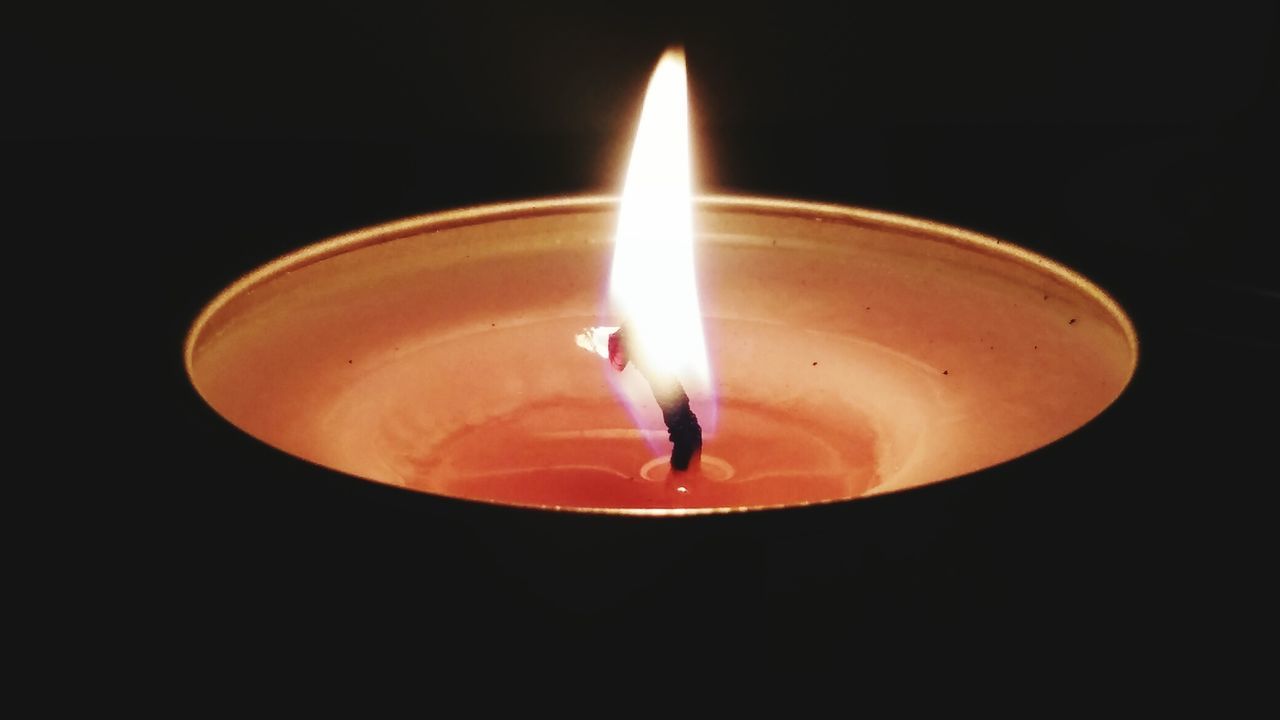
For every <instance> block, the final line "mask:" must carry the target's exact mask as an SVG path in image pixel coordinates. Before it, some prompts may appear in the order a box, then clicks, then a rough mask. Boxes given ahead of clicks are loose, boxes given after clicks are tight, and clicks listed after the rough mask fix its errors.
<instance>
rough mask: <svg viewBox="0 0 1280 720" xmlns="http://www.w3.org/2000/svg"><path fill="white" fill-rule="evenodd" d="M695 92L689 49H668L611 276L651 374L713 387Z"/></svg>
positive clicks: (692, 386)
mask: <svg viewBox="0 0 1280 720" xmlns="http://www.w3.org/2000/svg"><path fill="white" fill-rule="evenodd" d="M691 175H692V172H691V168H690V152H689V92H688V83H687V80H686V78H685V63H684V53H683V52H682V51H680V50H668V51H667V52H666V54H665V55H663V56H662V59H661V60H659V61H658V67H657V69H655V70H654V72H653V78H652V79H651V80H650V81H649V90H648V92H647V93H646V94H645V98H644V109H643V110H642V111H641V113H640V126H639V128H638V129H637V131H636V138H635V144H634V145H633V146H632V149H631V163H630V165H629V166H628V168H627V178H626V184H625V187H624V189H623V193H622V207H621V210H620V212H619V217H618V228H617V234H616V236H615V247H614V252H613V268H612V272H611V274H610V278H609V299H610V302H611V304H612V309H613V311H614V312H615V313H617V317H618V319H619V320H620V321H621V322H622V323H623V325H624V326H625V327H626V338H627V351H628V353H629V354H630V355H631V356H632V357H633V358H635V359H637V360H638V361H641V362H642V363H643V364H644V367H645V369H646V372H649V371H651V372H655V373H662V374H663V375H666V376H669V377H674V378H677V379H678V380H679V381H680V382H681V383H683V384H684V386H685V390H686V392H688V393H689V394H690V395H691V396H693V395H695V394H702V393H705V392H706V391H708V390H709V388H710V370H709V368H708V363H707V350H706V343H705V340H704V338H703V330H702V310H701V308H700V306H699V304H698V288H697V283H696V280H695V274H694V266H693V194H692V180H691Z"/></svg>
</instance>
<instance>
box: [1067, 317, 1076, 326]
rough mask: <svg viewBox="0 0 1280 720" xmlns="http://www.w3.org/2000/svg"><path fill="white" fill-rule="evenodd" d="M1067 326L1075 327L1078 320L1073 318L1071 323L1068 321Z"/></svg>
mask: <svg viewBox="0 0 1280 720" xmlns="http://www.w3.org/2000/svg"><path fill="white" fill-rule="evenodd" d="M1067 324H1068V325H1075V324H1076V319H1075V318H1071V320H1070V321H1068V322H1067Z"/></svg>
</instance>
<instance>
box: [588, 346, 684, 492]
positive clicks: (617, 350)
mask: <svg viewBox="0 0 1280 720" xmlns="http://www.w3.org/2000/svg"><path fill="white" fill-rule="evenodd" d="M628 360H629V354H628V352H627V346H626V342H625V340H624V335H623V331H622V329H621V328H619V329H618V331H617V332H615V333H613V334H612V335H610V336H609V363H610V364H611V365H613V368H614V369H615V370H617V371H618V372H622V371H623V370H624V369H626V367H627V362H628ZM636 369H637V370H639V371H640V374H641V375H643V376H644V378H645V380H648V381H649V388H650V389H651V390H653V397H654V399H655V400H657V401H658V407H660V408H662V421H663V422H664V423H666V425H667V437H668V438H670V439H671V467H672V468H673V469H675V470H688V469H689V465H690V463H692V462H693V459H694V458H695V457H696V456H697V455H698V453H699V451H700V450H702V426H701V425H699V424H698V416H697V415H694V414H693V408H692V407H690V405H689V395H688V394H687V393H685V391H684V387H682V386H681V385H680V381H679V380H677V379H675V378H674V377H668V376H666V375H663V374H660V373H655V372H652V371H651V370H646V368H644V367H642V366H641V365H640V363H636Z"/></svg>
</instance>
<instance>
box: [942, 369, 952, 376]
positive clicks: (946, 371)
mask: <svg viewBox="0 0 1280 720" xmlns="http://www.w3.org/2000/svg"><path fill="white" fill-rule="evenodd" d="M942 374H943V375H950V374H951V371H950V370H943V371H942Z"/></svg>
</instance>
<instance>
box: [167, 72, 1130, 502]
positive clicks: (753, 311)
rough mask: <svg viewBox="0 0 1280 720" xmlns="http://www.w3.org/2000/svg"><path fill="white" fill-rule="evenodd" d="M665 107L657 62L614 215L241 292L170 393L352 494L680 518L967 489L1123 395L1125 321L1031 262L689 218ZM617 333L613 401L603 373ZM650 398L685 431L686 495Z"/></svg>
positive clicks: (546, 210) (852, 233)
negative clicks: (672, 409) (689, 454)
mask: <svg viewBox="0 0 1280 720" xmlns="http://www.w3.org/2000/svg"><path fill="white" fill-rule="evenodd" d="M686 105H687V91H686V89H685V79H684V63H683V58H682V57H681V56H680V55H679V54H676V53H672V54H668V55H667V56H665V57H664V58H663V60H662V61H661V62H660V63H659V66H658V69H657V70H656V71H655V75H654V80H653V82H652V84H651V87H650V91H649V93H648V95H647V97H646V102H645V106H644V111H643V113H642V121H641V124H640V128H639V130H638V132H637V137H636V141H635V146H634V148H633V155H632V159H631V165H630V167H629V170H628V174H627V178H626V182H625V184H624V185H625V191H624V196H623V199H622V201H621V203H620V204H619V203H617V202H616V201H614V200H613V199H609V198H594V197H583V198H562V199H554V200H541V201H530V202H523V203H512V204H506V205H496V206H488V207H480V208H473V209H467V210H459V211H453V212H446V213H439V214H434V215H428V216H423V217H417V218H410V219H407V220H403V221H399V222H394V223H389V224H386V225H382V226H378V227H374V228H369V229H366V230H361V231H358V232H354V233H350V234H348V235H344V236H341V237H338V238H334V239H331V240H328V241H326V242H322V243H320V244H318V245H314V246H311V247H308V248H305V249H302V250H300V251H298V252H295V253H293V254H291V255H289V256H286V257H284V258H281V259H280V260H277V261H275V262H273V263H271V264H269V265H267V266H265V267H263V268H260V269H258V270H256V271H254V272H253V273H251V274H250V275H248V276H246V277H245V278H243V279H241V280H240V281H238V282H237V283H235V284H234V285H232V286H231V287H230V288H228V289H227V290H225V291H224V292H223V293H222V294H221V295H219V296H218V297H217V298H216V299H215V300H214V301H213V302H211V303H210V304H209V306H208V307H206V308H205V310H204V312H203V313H202V314H201V316H200V317H199V318H198V319H197V321H196V323H195V325H194V326H193V327H192V329H191V332H190V334H189V336H188V338H187V346H186V362H187V369H188V373H189V375H190V377H191V379H192V382H193V383H194V385H195V387H196V388H197V389H198V390H199V392H200V393H201V395H202V396H203V397H204V398H205V399H206V400H207V401H208V402H209V403H210V405H212V406H213V408H214V409H216V410H217V411H218V412H219V413H221V414H222V415H223V416H224V417H226V418H227V419H228V420H229V421H231V422H232V423H234V424H235V425H237V426H238V427H240V428H242V429H243V430H245V431H246V432H248V433H250V434H252V435H254V436H256V437H258V438H260V439H262V440H264V441H266V442H268V443H270V444H272V445H274V446H276V447H278V448H280V449H282V450H284V451H287V452H290V453H293V454H294V455H297V456H298V457H301V458H305V459H307V460H310V461H313V462H316V463H320V464H322V465H326V466H328V467H331V468H334V469H337V470H340V471H343V472H346V473H350V474H352V475H356V476H359V477H363V478H367V479H369V480H373V481H377V482H383V483H389V484H393V485H399V486H403V487H406V488H410V489H414V490H419V491H423V492H428V493H435V494H441V495H448V496H454V497H462V498H469V499H475V500H482V501H490V502H498V503H506V504H515V505H525V506H536V507H549V508H550V507H554V508H571V509H580V510H591V511H607V512H629V513H651V514H681V513H693V512H714V511H723V510H733V509H749V508H759V507H773V506H788V505H799V504H807V503H814V502H826V501H835V500H844V499H850V498H856V497H862V496H867V495H873V494H878V493H885V492H891V491H895V490H901V489H906V488H910V487H916V486H920V485H924V484H927V483H931V482H936V481H940V480H944V479H946V478H950V477H954V476H957V475H961V474H964V473H968V472H971V471H974V470H977V469H980V468H983V467H987V466H990V465H993V464H996V463H1000V462H1003V461H1005V460H1008V459H1011V458H1014V457H1017V456H1019V455H1022V454H1025V453H1027V452H1029V451H1031V450H1034V449H1035V448H1038V447H1040V446H1043V445H1045V444H1047V443H1049V442H1052V441H1053V440H1055V439H1057V438H1060V437H1062V436H1064V435H1066V434H1067V433H1069V432H1071V431H1072V430H1074V429H1075V428H1078V427H1080V426H1081V425H1083V424H1084V423H1086V422H1088V421H1089V420H1090V419H1091V418H1092V417H1094V416H1095V415H1097V414H1098V413H1099V412H1101V411H1102V410H1103V409H1104V408H1105V407H1106V406H1107V405H1109V404H1110V403H1111V402H1112V401H1113V400H1114V399H1115V398H1116V397H1117V396H1118V395H1119V394H1120V392H1121V391H1122V390H1123V388H1124V386H1125V385H1126V383H1127V382H1128V381H1129V378H1130V377H1131V375H1132V373H1133V370H1134V367H1135V363H1136V356H1137V342H1136V336H1135V334H1134V331H1133V328H1132V326H1131V324H1130V323H1129V321H1128V319H1127V318H1126V317H1125V315H1124V313H1123V311H1122V310H1121V309H1120V308H1119V307H1118V306H1117V305H1116V304H1115V303H1114V302H1113V301H1112V300H1111V299H1110V298H1109V297H1107V295H1106V294H1105V293H1103V292H1102V291H1101V290H1099V289H1098V288H1097V287H1096V286H1094V285H1093V284H1091V283H1090V282H1088V281H1087V280H1086V279H1084V278H1082V277H1081V276H1079V275H1077V274H1075V273H1074V272H1072V271H1070V270H1068V269H1066V268H1064V267H1062V266H1060V265H1058V264H1056V263H1054V262H1052V261H1050V260H1048V259H1045V258H1043V257H1040V256H1037V255H1035V254H1033V253H1030V252H1028V251H1026V250H1023V249H1021V248H1018V247H1016V246H1013V245H1010V244H1007V243H1002V242H1000V241H998V240H994V239H992V238H988V237H985V236H982V235H978V234H976V233H971V232H967V231H964V230H960V229H956V228H951V227H947V226H943V225H939V224H936V223H931V222H927V221H922V220H916V219H911V218H906V217H901V216H897V215H891V214H886V213H879V212H874V211H868V210H862V209H857V208H849V207H840V206H832V205H820V204H814V203H805V202H794V201H786V200H772V199H760V198H746V197H724V196H716V197H700V198H694V197H693V194H692V191H691V182H690V177H691V172H690V165H689V140H688V138H689V134H688V118H687V114H686V112H687V111H686ZM619 326H625V328H626V329H625V331H624V336H625V338H626V351H627V353H628V355H629V356H630V358H631V359H632V360H633V361H634V362H632V363H631V364H630V365H629V366H628V367H627V368H626V369H625V370H623V371H622V372H617V371H616V370H615V369H614V367H612V365H611V363H609V362H607V361H605V360H604V359H602V356H603V357H608V356H609V351H608V338H609V336H610V335H611V334H612V333H613V331H614V330H615V329H616V328H617V327H619ZM584 327H585V328H588V330H587V331H585V332H584V331H583V330H582V329H583V328H584ZM583 348H585V349H587V350H590V351H591V352H583ZM615 359H616V358H615ZM641 369H643V372H642V371H641ZM655 376H656V377H658V378H662V379H675V380H677V381H678V383H679V385H680V388H681V389H682V390H684V391H686V392H687V395H688V397H689V401H690V407H691V409H692V411H693V412H694V413H696V416H697V417H698V418H699V419H700V420H701V423H702V426H703V427H702V429H703V445H702V452H701V462H700V463H694V465H693V466H692V467H690V469H689V470H687V471H684V472H680V471H672V468H671V465H670V463H669V457H670V455H669V453H670V448H671V445H670V443H669V442H668V428H667V426H666V423H664V417H663V413H662V409H661V408H660V406H659V403H658V402H657V401H656V400H655V394H657V395H661V394H662V393H661V391H659V390H658V389H657V388H655V387H654V378H655ZM664 381H665V380H662V381H659V384H661V383H662V382H664Z"/></svg>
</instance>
